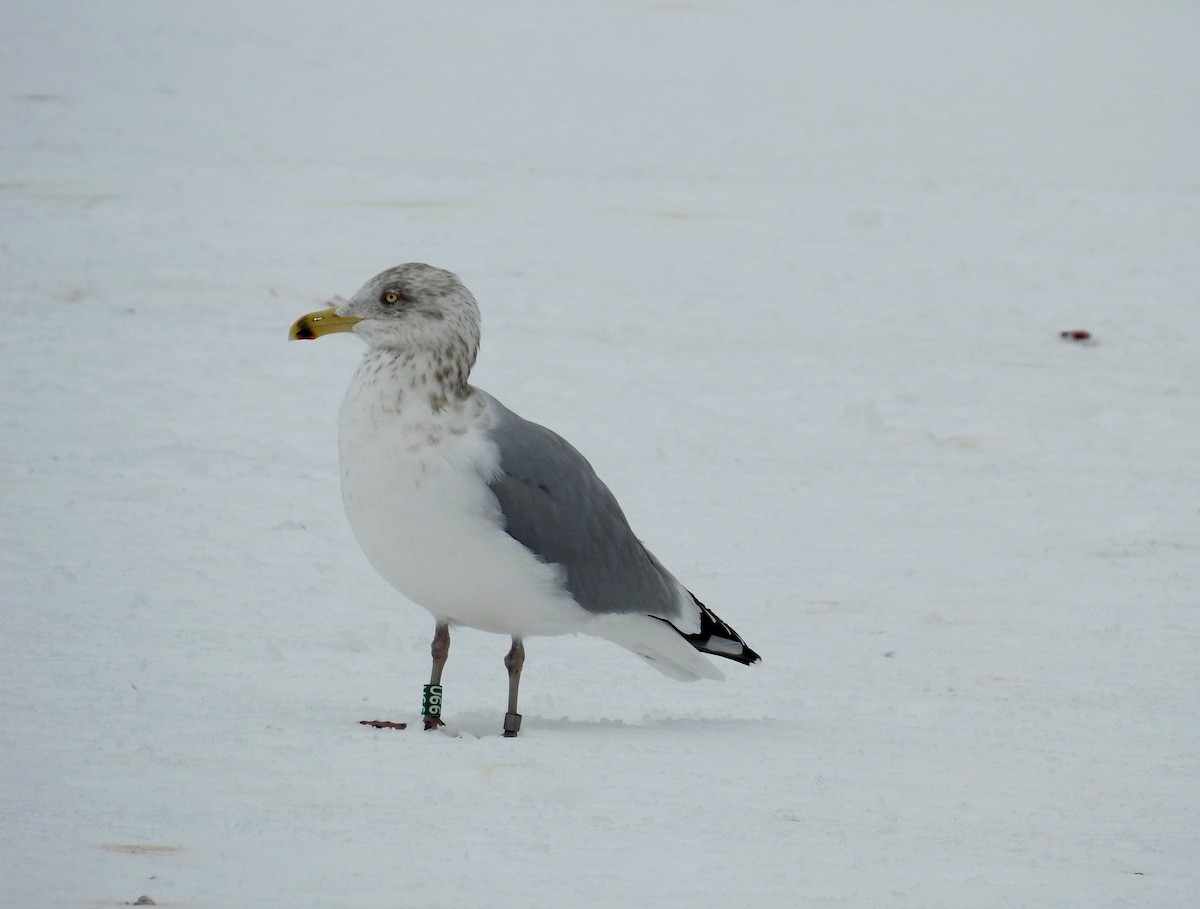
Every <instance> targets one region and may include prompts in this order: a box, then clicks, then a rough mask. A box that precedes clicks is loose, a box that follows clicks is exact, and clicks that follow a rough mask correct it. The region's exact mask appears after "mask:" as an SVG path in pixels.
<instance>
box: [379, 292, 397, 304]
mask: <svg viewBox="0 0 1200 909" xmlns="http://www.w3.org/2000/svg"><path fill="white" fill-rule="evenodd" d="M382 302H384V303H386V304H387V305H388V306H392V305H394V304H396V303H399V302H400V294H398V293H396V291H394V290H389V291H386V292H385V293H384V295H383V297H382Z"/></svg>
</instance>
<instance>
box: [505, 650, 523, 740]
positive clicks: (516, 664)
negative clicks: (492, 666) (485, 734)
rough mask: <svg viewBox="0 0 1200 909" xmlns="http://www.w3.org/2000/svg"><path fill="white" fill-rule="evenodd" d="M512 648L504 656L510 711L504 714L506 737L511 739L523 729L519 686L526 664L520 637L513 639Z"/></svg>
mask: <svg viewBox="0 0 1200 909" xmlns="http://www.w3.org/2000/svg"><path fill="white" fill-rule="evenodd" d="M512 642H513V643H512V649H511V650H509V651H508V656H506V657H505V658H504V668H505V669H507V670H508V713H506V714H504V737H505V738H506V739H511V738H514V737H515V736H516V734H517V733H518V732H520V731H521V714H519V713H517V687H518V686H519V685H520V684H521V667H522V666H524V665H525V645H524V644H522V643H521V639H520V638H513V639H512Z"/></svg>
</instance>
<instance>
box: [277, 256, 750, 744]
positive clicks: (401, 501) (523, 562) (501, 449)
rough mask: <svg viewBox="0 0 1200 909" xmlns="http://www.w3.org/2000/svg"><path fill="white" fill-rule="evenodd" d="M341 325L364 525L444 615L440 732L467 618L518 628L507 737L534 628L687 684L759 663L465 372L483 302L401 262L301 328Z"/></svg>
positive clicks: (405, 590)
mask: <svg viewBox="0 0 1200 909" xmlns="http://www.w3.org/2000/svg"><path fill="white" fill-rule="evenodd" d="M331 302H335V301H331ZM336 332H353V333H354V334H356V335H358V336H359V337H360V338H361V339H362V340H363V341H365V342H366V345H367V352H366V355H365V356H364V357H363V360H362V362H361V363H360V364H359V367H358V370H357V371H356V372H355V374H354V378H353V379H352V380H351V382H350V387H349V389H348V390H347V392H346V396H345V399H344V400H343V402H342V406H341V409H340V411H339V414H338V450H339V456H340V464H341V486H342V500H343V503H344V505H345V508H346V515H347V517H348V518H349V522H350V527H351V529H352V531H353V533H354V536H355V538H356V539H357V540H358V543H359V545H360V546H361V547H362V549H363V552H364V553H365V554H366V556H367V559H368V561H370V563H371V564H372V565H373V566H374V568H375V569H376V570H377V571H378V572H379V574H380V575H382V576H383V578H384V579H385V580H386V581H387V582H388V583H389V584H391V585H392V586H393V587H394V588H396V590H398V591H399V592H400V593H402V594H403V595H404V596H405V597H407V598H408V599H410V600H412V601H413V602H414V603H416V604H418V605H420V606H422V607H424V608H425V609H427V610H428V611H429V612H430V613H432V615H433V617H434V621H435V628H434V636H433V644H432V646H431V648H430V652H431V655H432V657H433V668H432V671H431V673H430V681H429V684H428V685H426V686H425V689H424V699H423V707H422V714H423V717H424V727H425V728H426V729H435V728H437V727H439V726H442V725H444V723H443V721H442V718H441V708H442V696H443V692H442V669H443V667H444V666H445V664H446V659H447V656H448V655H449V650H450V628H451V627H452V626H464V627H467V628H475V629H479V630H482V631H488V632H493V633H496V634H503V635H507V636H509V637H510V638H511V639H512V646H511V648H510V649H509V651H508V654H507V655H506V656H505V658H504V666H505V668H506V670H507V672H508V711H507V713H506V714H505V717H504V724H503V733H504V735H505V736H508V737H512V736H515V735H517V733H518V731H519V730H520V728H521V714H520V713H518V711H517V690H518V687H519V685H520V678H521V669H522V666H523V665H524V662H525V647H524V639H525V638H526V637H528V636H536V635H561V634H573V633H580V634H589V635H594V636H596V637H599V638H604V639H606V640H609V641H612V642H613V643H616V644H619V645H620V646H622V647H625V648H626V649H628V650H631V651H632V652H633V653H635V654H637V655H638V656H639V657H641V658H642V659H643V660H645V661H646V662H647V663H649V664H650V665H651V666H653V667H654V668H655V669H657V670H659V671H660V672H662V673H664V674H665V675H667V676H669V677H671V678H673V679H678V680H681V681H694V680H696V679H701V678H707V679H720V678H723V676H722V674H721V671H720V670H719V669H718V668H717V667H716V666H715V665H714V664H713V663H712V661H711V660H709V659H708V658H707V657H706V656H705V654H710V655H712V656H718V657H723V658H725V659H728V660H733V661H735V662H738V663H743V664H751V663H756V662H758V661H759V656H758V654H757V653H755V652H754V651H753V650H751V649H750V648H749V647H748V646H747V645H746V643H745V642H744V641H743V640H742V639H741V637H740V636H739V635H738V634H737V632H735V631H734V630H733V629H732V628H730V627H729V625H727V624H726V623H725V622H723V621H722V620H721V619H720V618H718V617H717V615H716V614H715V613H714V612H713V611H712V610H710V609H709V608H708V607H706V606H705V605H704V604H703V603H701V602H700V601H699V600H698V599H696V597H694V596H693V595H692V594H691V593H690V592H689V591H688V590H687V588H685V587H684V586H683V584H682V583H680V582H679V581H678V580H677V579H676V578H675V576H674V575H672V574H671V573H670V572H669V571H667V569H666V568H664V567H663V565H662V563H660V562H659V561H658V559H656V558H655V557H654V556H653V555H652V554H651V553H650V551H649V550H648V549H646V547H645V546H643V545H642V543H641V541H639V540H638V538H637V537H636V536H635V535H634V533H633V531H632V530H631V529H630V526H629V522H628V521H627V520H626V519H625V515H624V513H623V512H622V511H621V507H620V506H619V505H618V504H617V500H616V498H614V496H613V494H612V493H611V492H610V491H609V489H608V487H607V486H605V485H604V483H603V482H601V480H600V478H599V477H598V476H597V475H596V472H595V471H594V470H593V469H592V466H591V465H590V464H589V463H588V462H587V461H586V460H585V459H584V457H583V455H581V454H580V453H579V452H578V451H576V450H575V449H574V448H573V447H571V445H570V444H569V443H568V442H567V441H566V440H565V439H563V438H562V437H561V436H559V435H557V434H556V433H554V432H552V431H551V430H549V429H546V428H545V427H544V426H539V425H538V424H537V423H532V422H530V421H528V420H525V419H522V418H521V417H519V416H518V415H517V414H515V413H513V412H512V411H511V410H509V409H508V408H506V407H505V406H504V405H503V404H501V403H500V402H499V401H497V400H496V399H495V398H494V397H492V396H491V395H490V394H488V393H487V392H485V391H482V390H481V389H478V388H475V387H473V386H472V385H471V384H470V383H469V382H468V378H469V376H470V373H471V368H472V366H474V364H475V357H476V354H477V353H478V350H479V339H480V317H479V305H478V303H476V301H475V297H474V296H472V294H471V292H470V291H469V290H467V288H466V287H464V286H463V284H462V282H461V281H460V280H459V279H458V277H457V276H455V275H454V274H451V273H450V272H448V271H445V270H443V269H440V268H434V267H433V266H430V265H425V264H422V263H416V262H413V263H409V264H406V265H399V266H396V267H395V268H390V269H388V270H387V271H384V272H382V273H380V274H378V275H376V276H375V277H374V278H372V279H371V280H370V281H368V282H367V283H366V284H364V285H363V286H362V288H361V289H360V290H359V291H358V292H357V293H355V294H354V296H353V297H351V298H350V299H349V300H348V301H341V300H336V305H335V306H333V307H331V308H329V309H325V310H322V311H320V312H314V313H309V314H308V315H306V316H302V317H301V318H300V319H298V320H297V321H296V322H295V324H293V325H292V327H291V331H290V332H289V338H290V339H292V340H297V339H299V340H312V339H315V338H318V337H321V336H323V335H328V334H333V333H336ZM372 725H385V726H395V725H397V724H391V723H378V722H376V723H372Z"/></svg>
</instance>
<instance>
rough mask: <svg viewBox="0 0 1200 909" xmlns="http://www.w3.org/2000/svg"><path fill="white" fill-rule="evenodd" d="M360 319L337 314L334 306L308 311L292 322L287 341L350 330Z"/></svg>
mask: <svg viewBox="0 0 1200 909" xmlns="http://www.w3.org/2000/svg"><path fill="white" fill-rule="evenodd" d="M360 321H362V320H361V319H358V318H355V317H354V316H339V315H338V314H337V311H336V308H334V309H322V310H321V311H320V312H310V313H309V314H308V315H307V316H301V317H300V318H299V319H297V320H296V321H295V322H293V323H292V327H291V329H290V330H289V331H288V340H289V341H314V340H316V339H317V338H319V337H321V335H331V334H333V333H335V332H339V331H351V330H352V329H353V328H354V324H355V323H356V322H360Z"/></svg>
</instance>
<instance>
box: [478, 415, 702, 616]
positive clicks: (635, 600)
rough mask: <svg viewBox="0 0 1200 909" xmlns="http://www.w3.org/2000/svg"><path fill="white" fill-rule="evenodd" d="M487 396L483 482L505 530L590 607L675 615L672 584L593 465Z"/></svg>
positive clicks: (561, 440) (675, 596) (678, 611)
mask: <svg viewBox="0 0 1200 909" xmlns="http://www.w3.org/2000/svg"><path fill="white" fill-rule="evenodd" d="M491 401H492V404H493V406H494V410H493V413H494V414H495V417H496V419H495V423H494V425H493V426H492V429H491V437H492V440H493V441H494V442H495V443H496V444H497V446H499V449H500V469H499V472H498V474H497V475H496V477H495V478H494V479H493V480H492V481H491V483H490V484H489V485H490V487H491V490H492V492H493V493H494V494H495V496H496V499H497V500H498V501H499V503H500V510H501V513H502V515H503V518H504V522H505V524H504V529H505V531H506V532H507V533H508V535H509V536H511V537H512V538H513V539H515V540H517V542H519V543H521V544H522V545H523V546H525V547H526V548H527V549H529V550H530V551H532V552H533V553H534V554H536V555H537V556H538V557H539V558H541V559H542V560H544V561H546V562H551V563H553V564H555V565H560V566H562V568H563V569H564V570H565V572H566V585H567V589H568V590H569V591H570V593H571V595H572V596H573V597H574V598H575V601H576V602H577V603H579V605H580V606H582V607H583V608H584V609H586V610H587V611H588V612H593V613H612V612H633V613H642V614H645V615H653V616H658V617H660V618H664V619H668V620H672V619H679V618H680V617H681V612H682V610H681V609H680V606H679V599H678V596H679V595H678V593H677V590H678V589H679V588H677V586H676V585H677V584H678V582H677V581H675V579H674V578H673V577H671V575H669V574H668V573H667V571H666V569H664V568H663V567H662V566H661V565H660V564H659V562H658V560H657V559H655V558H654V556H652V555H651V554H650V553H649V552H648V551H647V550H646V548H645V547H644V546H643V545H642V543H641V541H640V540H638V538H637V537H636V536H634V534H633V530H631V529H630V527H629V522H628V521H626V520H625V515H624V513H623V512H622V511H621V506H620V505H618V504H617V500H616V498H615V497H614V496H613V494H612V493H611V492H609V490H608V487H607V486H605V485H604V483H603V482H601V480H600V478H599V477H598V476H596V472H595V471H594V470H593V469H592V465H591V464H589V463H588V462H587V460H586V459H585V458H584V457H583V455H581V454H580V453H579V452H578V451H576V450H575V449H574V448H573V447H572V446H571V445H570V443H568V442H567V441H566V439H564V438H562V437H561V436H559V435H558V434H557V433H554V432H551V431H550V430H549V429H547V428H546V427H544V426H539V425H538V424H537V423H531V422H530V421H528V420H525V419H523V418H521V417H519V416H517V415H516V414H515V413H513V412H512V411H511V410H509V409H508V408H506V407H505V406H504V405H503V404H501V403H500V402H499V401H497V400H496V399H495V398H492V399H491Z"/></svg>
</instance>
